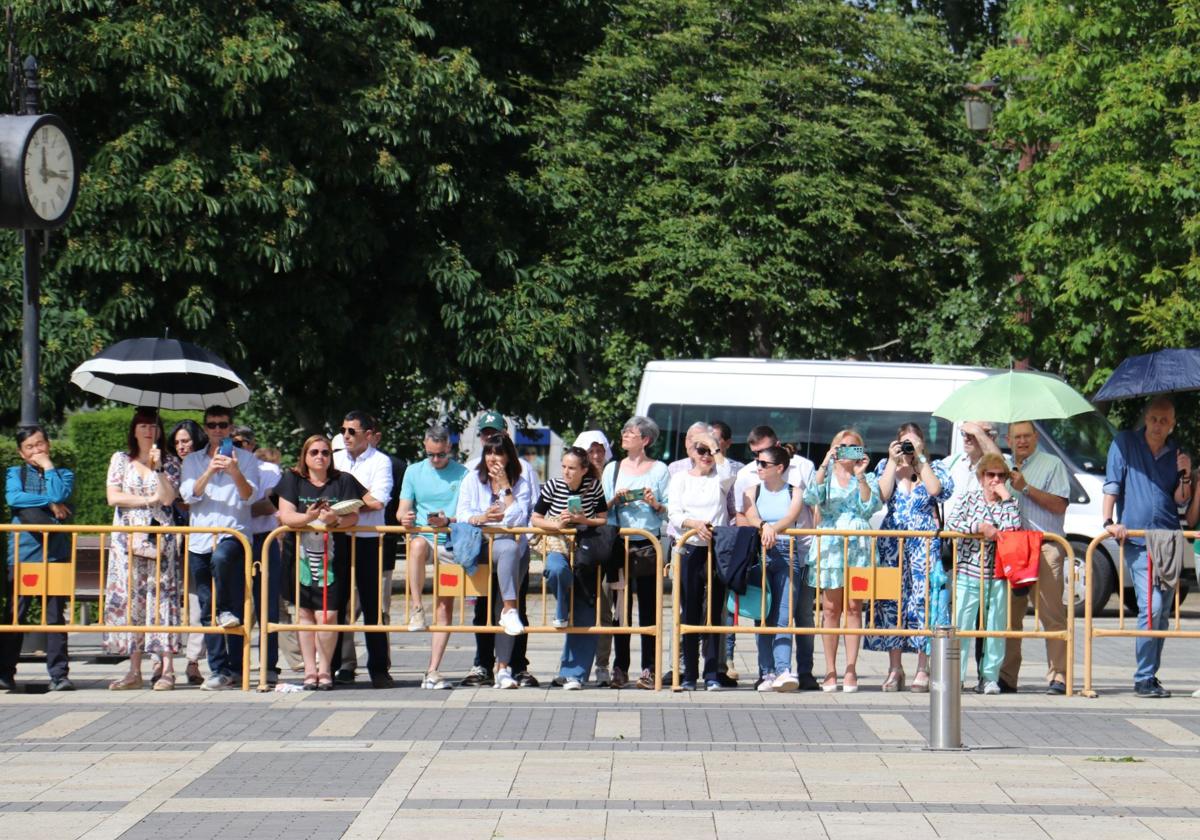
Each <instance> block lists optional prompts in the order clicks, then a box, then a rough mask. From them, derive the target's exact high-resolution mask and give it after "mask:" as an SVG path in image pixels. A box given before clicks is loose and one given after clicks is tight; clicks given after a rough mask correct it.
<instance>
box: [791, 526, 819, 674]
mask: <svg viewBox="0 0 1200 840" xmlns="http://www.w3.org/2000/svg"><path fill="white" fill-rule="evenodd" d="M802 546H803V542H801V544H800V545H797V546H796V553H795V556H793V557H792V615H794V616H795V617H796V626H797V627H812V626H813V605H814V603H815V601H816V597H817V591H816V590H815V589H814V588H813V587H811V586H809V585H808V553H807V552H806V551H804V550H803V547H802ZM814 638H815V637H814V636H796V670H795V672H794V673H795V674H796V676H797V677H801V678H804V677H811V676H812V672H813V670H812V669H813V639H814Z"/></svg>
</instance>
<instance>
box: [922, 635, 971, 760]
mask: <svg viewBox="0 0 1200 840" xmlns="http://www.w3.org/2000/svg"><path fill="white" fill-rule="evenodd" d="M960 656H961V653H960V651H959V649H958V634H957V633H956V632H955V630H954V628H953V627H938V628H936V629H935V630H934V631H933V643H932V650H931V651H930V658H931V659H932V660H933V662H932V663H931V665H932V670H931V673H930V675H929V749H931V750H961V749H962V748H963V745H962V671H961V670H960V665H959V662H960Z"/></svg>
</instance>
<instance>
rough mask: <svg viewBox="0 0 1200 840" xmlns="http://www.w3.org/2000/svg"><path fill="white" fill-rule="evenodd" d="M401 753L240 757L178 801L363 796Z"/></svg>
mask: <svg viewBox="0 0 1200 840" xmlns="http://www.w3.org/2000/svg"><path fill="white" fill-rule="evenodd" d="M403 755H404V754H403V753H396V752H378V753H377V752H366V753H364V752H315V753H282V754H280V753H235V754H234V755H231V756H229V757H228V758H226V759H225V760H224V761H222V762H221V763H220V764H219V765H218V766H217V767H216V768H215V769H213V770H210V771H208V772H207V773H205V774H204V775H203V776H201V777H200V778H199V779H197V780H196V781H194V782H192V783H191V784H189V785H188V786H187V787H185V788H184V789H183V790H181V791H180V792H179V793H178V794H176V796H177V797H180V798H187V797H206V796H219V797H267V798H270V797H300V798H308V797H317V798H319V797H324V796H363V795H364V791H365V792H366V794H367V795H369V794H371V793H374V792H375V789H376V788H378V787H379V784H380V782H382V781H383V780H384V779H385V778H387V776H388V774H389V773H391V772H392V769H393V768H394V767H395V766H396V763H397V762H398V761H399V760H400V759H401V758H402V757H403Z"/></svg>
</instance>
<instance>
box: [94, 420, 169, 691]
mask: <svg viewBox="0 0 1200 840" xmlns="http://www.w3.org/2000/svg"><path fill="white" fill-rule="evenodd" d="M163 437H164V436H163V427H162V420H160V419H159V417H158V413H157V412H156V411H155V410H154V409H152V408H139V409H138V410H137V411H136V412H135V413H134V415H133V419H132V420H131V421H130V423H129V435H128V442H129V446H128V449H127V450H125V451H122V452H116V453H114V454H113V456H112V460H111V461H109V465H108V503H109V504H110V505H112V506H113V507H114V508H115V509H116V510H115V512H114V514H113V524H114V525H142V526H146V525H172V524H174V523H173V521H172V513H171V503H172V502H173V501H174V500H175V497H176V495H177V494H178V491H179V477H180V465H179V459H177V458H175V457H173V456H171V455H167V456H165V457H164V455H163V453H162V451H161V450H160V449H159V441H161V440H163ZM179 545H180V543H179V537H178V535H176V534H161V535H159V534H149V533H118V534H113V535H112V536H111V538H110V540H109V552H108V570H107V575H106V577H105V586H104V623H105V624H108V625H111V626H120V625H123V624H132V625H161V626H162V627H164V628H168V627H176V626H178V625H179V614H180V600H181V597H182V592H181V586H180V581H181V579H182V569H181V568H180V562H179ZM131 565H132V570H131ZM104 648H105V650H106V651H107V652H108V653H113V654H121V655H128V656H129V671H128V672H127V673H126V674H125V676H123V677H121V678H120V679H117V680H114V681H113V682H111V683H109V686H108V687H109V689H111V690H113V691H124V690H130V689H138V688H142V686H143V681H142V655H143V654H144V653H149V654H152V655H155V656H159V657H161V658H162V663H163V670H162V676H161V677H159V678H158V679H157V680H156V681H155V682H154V686H153V687H154V690H155V691H169V690H171V689H172V688H174V687H175V665H174V661H173V659H174V654H175V653H177V652H178V650H179V634H178V633H174V632H170V631H169V630H166V629H164V631H163V632H160V633H147V634H145V635H143V634H141V633H119V632H116V633H106V634H105V635H104Z"/></svg>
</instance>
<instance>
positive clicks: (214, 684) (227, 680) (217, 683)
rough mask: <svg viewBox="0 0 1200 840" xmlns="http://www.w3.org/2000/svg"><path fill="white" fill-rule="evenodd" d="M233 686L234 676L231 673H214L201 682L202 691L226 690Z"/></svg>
mask: <svg viewBox="0 0 1200 840" xmlns="http://www.w3.org/2000/svg"><path fill="white" fill-rule="evenodd" d="M233 687H234V683H233V677H231V676H230V675H229V674H213V675H212V676H211V677H209V678H208V679H206V680H205V681H204V682H202V683H201V684H200V690H201V691H224V690H225V689H227V688H233Z"/></svg>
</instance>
